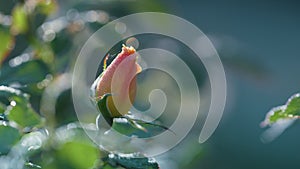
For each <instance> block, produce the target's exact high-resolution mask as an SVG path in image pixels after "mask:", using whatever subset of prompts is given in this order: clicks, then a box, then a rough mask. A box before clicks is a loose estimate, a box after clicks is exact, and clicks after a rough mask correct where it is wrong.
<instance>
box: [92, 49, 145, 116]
mask: <svg viewBox="0 0 300 169" xmlns="http://www.w3.org/2000/svg"><path fill="white" fill-rule="evenodd" d="M136 59H137V53H136V51H135V49H134V48H133V47H127V46H123V47H122V51H121V53H119V54H118V55H117V57H116V58H115V59H114V60H113V61H112V63H111V64H110V65H109V66H108V67H107V68H106V66H104V72H103V73H102V74H101V75H100V76H101V77H100V79H99V80H98V81H97V84H96V90H95V92H96V93H95V96H96V98H99V99H101V98H102V97H103V96H104V95H105V94H111V95H112V96H110V97H109V98H108V99H107V108H108V110H109V111H110V113H111V117H120V116H122V115H124V114H127V113H128V111H129V110H130V108H131V106H132V102H133V101H134V98H135V94H136V78H135V76H136V74H137V73H139V72H140V71H141V67H140V65H139V64H138V63H137V62H136ZM105 62H106V61H105ZM104 65H106V63H104Z"/></svg>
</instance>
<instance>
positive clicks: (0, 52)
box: [0, 26, 14, 67]
mask: <svg viewBox="0 0 300 169" xmlns="http://www.w3.org/2000/svg"><path fill="white" fill-rule="evenodd" d="M0 39H1V43H0V65H1V63H2V61H3V60H4V59H5V58H6V56H7V55H8V53H9V51H10V49H11V46H12V45H13V41H14V39H13V36H11V35H10V33H9V30H8V29H7V28H5V27H2V26H0ZM0 67H1V66H0Z"/></svg>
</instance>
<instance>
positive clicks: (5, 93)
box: [0, 86, 29, 104]
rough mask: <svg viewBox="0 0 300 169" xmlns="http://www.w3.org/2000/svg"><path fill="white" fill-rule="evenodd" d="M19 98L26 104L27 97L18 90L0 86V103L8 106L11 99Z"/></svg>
mask: <svg viewBox="0 0 300 169" xmlns="http://www.w3.org/2000/svg"><path fill="white" fill-rule="evenodd" d="M13 97H19V98H21V99H22V100H23V101H24V102H27V101H28V99H29V95H28V94H25V93H22V92H21V91H20V90H17V89H14V88H12V87H7V86H0V102H2V103H4V104H9V102H10V100H11V98H13Z"/></svg>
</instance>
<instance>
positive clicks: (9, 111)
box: [0, 86, 42, 128]
mask: <svg viewBox="0 0 300 169" xmlns="http://www.w3.org/2000/svg"><path fill="white" fill-rule="evenodd" d="M0 101H1V102H3V103H4V104H10V105H8V106H7V108H6V110H5V117H6V116H7V119H8V120H9V121H14V122H16V123H17V124H18V125H19V126H20V127H22V128H25V127H30V128H32V127H35V126H38V125H40V124H41V123H42V119H41V117H40V116H39V115H38V114H37V113H36V112H35V110H34V109H33V108H32V107H31V105H30V103H29V95H27V94H25V93H22V92H21V91H20V90H17V89H14V88H11V87H6V86H0Z"/></svg>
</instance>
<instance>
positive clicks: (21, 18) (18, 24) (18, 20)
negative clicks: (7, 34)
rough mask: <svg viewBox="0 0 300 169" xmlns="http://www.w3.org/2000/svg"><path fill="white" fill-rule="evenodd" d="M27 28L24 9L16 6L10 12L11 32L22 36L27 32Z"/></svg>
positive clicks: (21, 6)
mask: <svg viewBox="0 0 300 169" xmlns="http://www.w3.org/2000/svg"><path fill="white" fill-rule="evenodd" d="M28 28H29V25H28V18H27V13H26V10H25V7H24V6H23V5H17V6H15V8H14V9H13V11H12V25H11V31H12V33H13V34H15V35H17V34H20V33H21V34H23V33H25V32H27V30H28Z"/></svg>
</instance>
